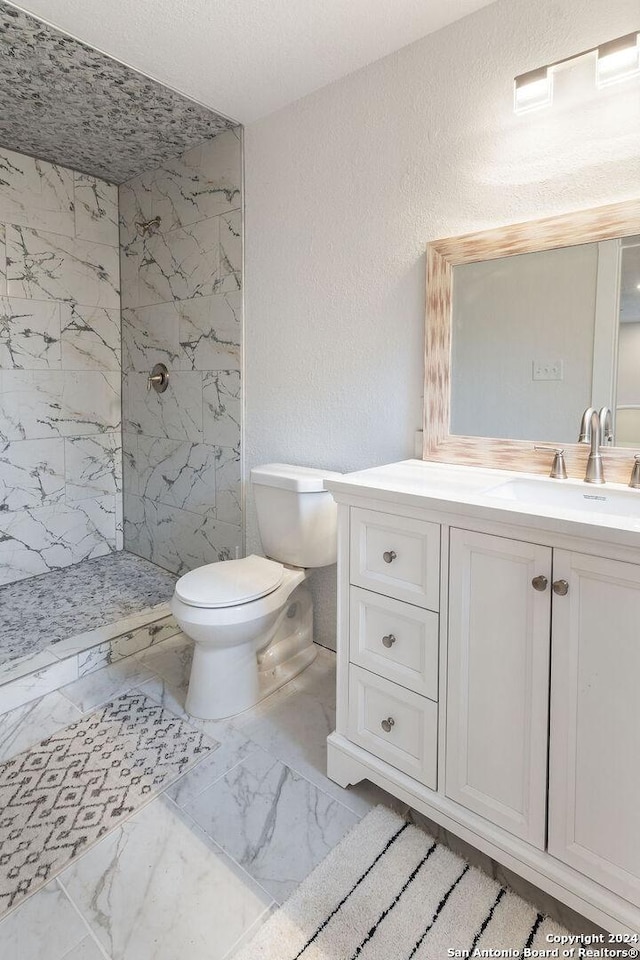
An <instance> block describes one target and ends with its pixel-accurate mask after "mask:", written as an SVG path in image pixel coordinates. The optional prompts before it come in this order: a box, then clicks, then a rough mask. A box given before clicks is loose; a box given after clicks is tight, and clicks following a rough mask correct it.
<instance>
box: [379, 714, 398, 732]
mask: <svg viewBox="0 0 640 960" xmlns="http://www.w3.org/2000/svg"><path fill="white" fill-rule="evenodd" d="M394 724H395V720H394V719H393V717H387V719H386V720H383V721H382V723H381V724H380V726H381V727H382V729H383V730H384V732H385V733H389V732H390V731H391V727H393V726H394Z"/></svg>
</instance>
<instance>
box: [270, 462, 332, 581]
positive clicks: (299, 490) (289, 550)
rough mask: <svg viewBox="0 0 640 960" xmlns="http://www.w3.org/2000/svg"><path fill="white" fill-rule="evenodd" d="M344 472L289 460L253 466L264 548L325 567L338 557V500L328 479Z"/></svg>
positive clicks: (284, 558) (297, 563)
mask: <svg viewBox="0 0 640 960" xmlns="http://www.w3.org/2000/svg"><path fill="white" fill-rule="evenodd" d="M339 476H341V474H339V473H333V472H332V471H330V470H317V469H315V468H313V467H296V466H292V465H290V464H288V463H267V464H265V465H264V466H262V467H255V468H254V469H253V470H252V471H251V482H252V484H253V495H254V499H255V504H256V513H257V516H258V529H259V531H260V540H261V541H262V548H263V550H264V552H265V554H266V556H267V557H271V559H272V560H279V561H280V563H288V564H291V565H292V566H294V567H326V566H328V565H329V564H331V563H335V562H336V559H337V536H336V533H337V530H336V526H337V515H338V510H337V506H336V502H335V500H334V499H333V497H332V496H331V494H330V493H329V491H328V490H325V489H324V479H325V478H326V479H330V478H333V477H339Z"/></svg>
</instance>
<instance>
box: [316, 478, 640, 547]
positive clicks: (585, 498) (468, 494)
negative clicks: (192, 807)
mask: <svg viewBox="0 0 640 960" xmlns="http://www.w3.org/2000/svg"><path fill="white" fill-rule="evenodd" d="M513 480H519V481H534V484H532V486H533V485H535V486H537V487H538V488H539V490H540V491H542V493H543V494H544V495H545V496H546V497H548V499H549V500H550V501H551V502H546V503H544V504H543V503H540V502H533V501H527V500H526V499H518V500H515V499H514V500H511V499H504V498H503V497H500V496H496V494H495V491H496V488H499V487H501V486H502V485H504V484H506V483H507V482H509V481H513ZM325 485H326V487H327V489H329V490H330V491H331V492H332V493H334V494H335V495H336V499H340V494H346V495H348V496H360V497H370V498H373V499H376V500H384V501H388V502H390V503H395V504H397V505H399V506H401V505H407V506H411V507H421V508H423V509H428V510H440V511H446V512H453V513H456V514H462V515H466V516H474V517H478V518H481V519H487V520H494V521H499V522H502V523H513V524H517V525H526V526H529V527H532V526H533V527H537V528H539V529H541V530H547V531H551V532H555V533H561V534H566V535H569V536H580V537H590V538H591V539H594V540H606V541H609V542H611V543H616V544H620V545H621V546H626V547H634V548H636V549H640V490H631V489H630V488H629V487H626V486H624V485H622V484H618V483H605V484H602V485H599V484H598V485H596V484H589V483H584V482H583V481H580V480H575V479H570V480H552V479H550V478H548V477H544V476H541V475H540V474H529V473H516V472H512V471H507V470H485V469H482V468H480V467H471V466H462V465H458V464H445V463H440V462H433V461H428V460H403V461H401V462H399V463H390V464H385V465H384V466H381V467H372V468H371V469H369V470H359V471H357V472H356V473H346V474H343V475H342V476H341V477H339V478H336V477H333V478H332V479H330V480H327V481H326V484H325ZM546 485H548V486H546ZM521 487H522V488H523V489H524V490H526V489H527V485H526V484H521ZM555 491H558V499H559V500H563V501H567V500H570V499H571V497H572V496H575V498H576V500H577V501H579V502H580V503H581V504H583V507H582V508H578V509H573V508H571V507H570V506H567V505H566V502H565V503H553V498H554V496H555ZM615 498H620V499H621V501H622V504H621V508H620V510H621V512H620V513H617V512H615V511H616V510H617V507H615V506H613V505H612V503H613V501H614V500H615ZM636 498H637V502H636Z"/></svg>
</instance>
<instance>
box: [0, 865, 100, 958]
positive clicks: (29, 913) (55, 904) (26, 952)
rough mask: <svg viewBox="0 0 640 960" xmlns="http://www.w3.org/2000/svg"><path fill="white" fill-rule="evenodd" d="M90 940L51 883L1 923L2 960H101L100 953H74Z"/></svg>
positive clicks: (53, 883) (64, 895)
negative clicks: (71, 959)
mask: <svg viewBox="0 0 640 960" xmlns="http://www.w3.org/2000/svg"><path fill="white" fill-rule="evenodd" d="M88 936H89V930H88V927H87V925H86V924H85V923H84V921H83V920H82V918H81V917H80V915H79V914H78V912H77V910H76V909H75V908H74V907H73V905H72V904H71V902H70V900H69V898H68V897H67V895H66V894H65V892H64V891H63V889H62V888H61V887H60V885H59V884H58V883H57V881H56V880H52V881H51V882H50V883H48V884H47V886H46V887H42V889H40V890H39V891H38V892H37V893H36V894H34V896H32V897H30V898H29V899H28V900H24V901H23V902H22V903H21V904H20V906H19V907H17V908H16V909H15V910H13V911H12V912H11V913H9V914H8V915H7V916H6V917H5V918H4V920H2V922H0V956H1V957H3V958H4V960H67V957H72V958H74V960H80V958H82V960H85V958H86V960H93V958H95V960H98V957H101V954H100V953H98V954H96V953H93V954H91V953H90V952H86V953H84V954H83V953H77V954H74V953H73V952H72V951H74V950H77V949H78V948H79V947H80V945H81V944H83V943H85V942H86V940H87V937H88ZM94 946H95V945H94Z"/></svg>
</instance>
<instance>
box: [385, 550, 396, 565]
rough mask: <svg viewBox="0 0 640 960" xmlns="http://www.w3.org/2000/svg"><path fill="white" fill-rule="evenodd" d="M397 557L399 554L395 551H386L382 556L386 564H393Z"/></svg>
mask: <svg viewBox="0 0 640 960" xmlns="http://www.w3.org/2000/svg"><path fill="white" fill-rule="evenodd" d="M396 556H397V554H396V552H395V550H385V552H384V553H383V554H382V559H383V560H384V562H385V563H393V561H394V560H395V558H396Z"/></svg>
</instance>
